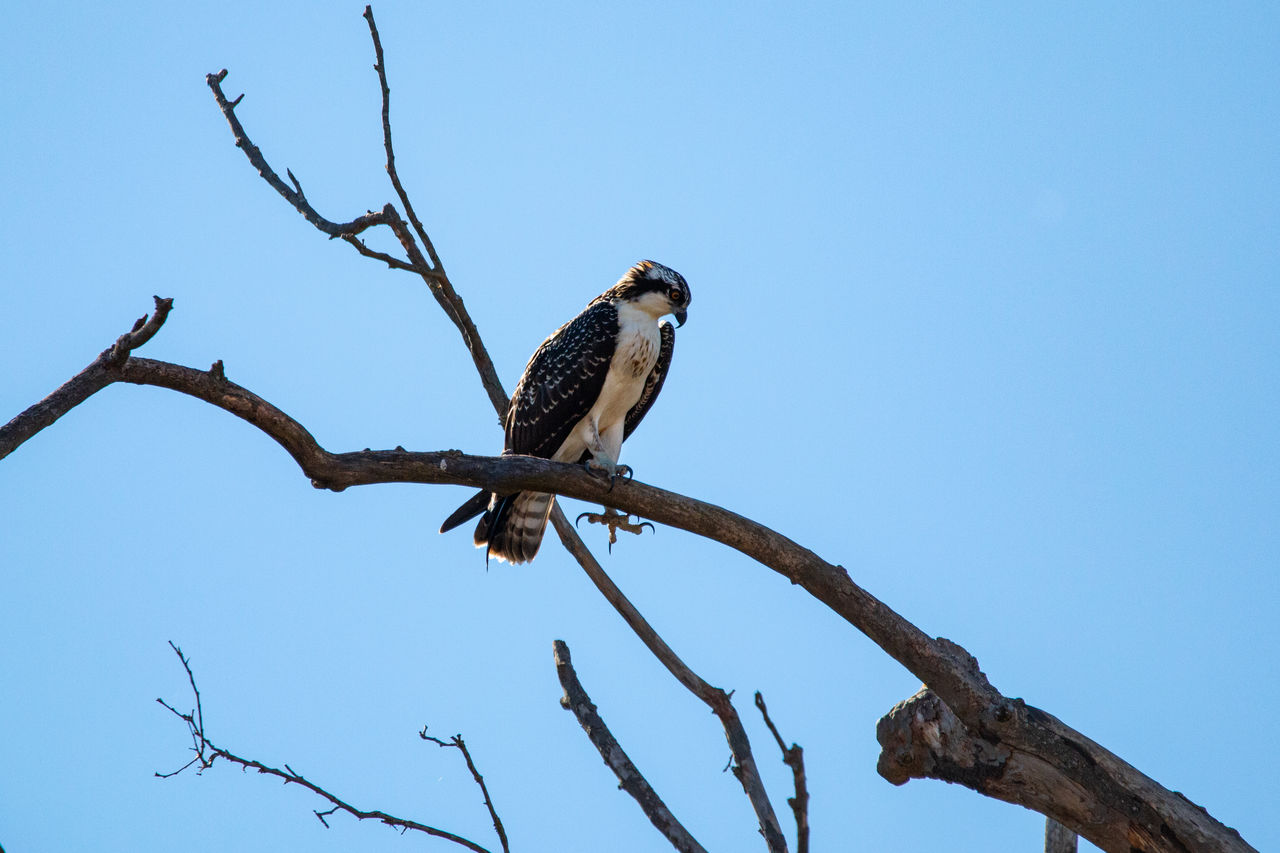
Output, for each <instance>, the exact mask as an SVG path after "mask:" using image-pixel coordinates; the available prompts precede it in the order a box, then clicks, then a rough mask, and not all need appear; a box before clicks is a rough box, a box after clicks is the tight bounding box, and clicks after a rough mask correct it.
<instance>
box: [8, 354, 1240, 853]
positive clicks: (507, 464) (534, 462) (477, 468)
mask: <svg viewBox="0 0 1280 853" xmlns="http://www.w3.org/2000/svg"><path fill="white" fill-rule="evenodd" d="M107 375H108V377H109V379H110V381H117V380H119V381H126V382H133V383H137V384H144V385H159V386H161V387H167V388H172V389H174V390H177V391H181V392H183V393H186V394H191V395H193V396H196V397H199V398H200V399H203V400H205V401H207V402H209V403H212V404H213V405H216V406H219V407H221V408H224V409H226V410H228V411H230V412H232V413H233V414H235V415H237V416H238V417H241V418H243V419H244V420H246V421H248V422H250V423H252V424H253V425H254V426H257V427H258V428H259V429H262V430H263V431H264V432H266V433H267V434H268V435H270V436H271V437H272V438H274V439H275V440H276V441H277V442H279V443H280V444H281V445H282V446H283V447H285V449H286V450H288V451H289V453H290V455H292V456H293V458H294V459H295V460H296V461H297V462H298V464H299V466H300V467H301V468H302V470H303V471H304V472H305V473H306V475H307V476H308V477H310V479H311V481H312V483H313V485H316V486H317V487H322V488H329V489H333V490H341V489H345V488H347V487H349V486H355V485H367V484H372V483H439V484H446V483H447V484H453V485H463V486H472V487H479V488H485V489H489V490H492V491H497V492H500V493H511V492H516V491H521V490H526V489H527V490H533V491H544V492H553V493H555V494H559V495H565V496H568V497H574V498H580V499H582V500H588V501H592V502H595V503H605V504H608V505H610V506H613V507H616V508H617V509H620V510H624V511H626V512H629V513H632V514H634V515H639V516H642V517H645V518H649V519H652V520H653V521H655V522H659V523H662V524H668V525H671V526H674V527H679V528H682V529H684V530H688V531H689V532H691V533H696V534H698V535H701V536H705V537H707V538H710V539H715V540H716V541H719V542H721V543H723V544H725V545H728V546H729V547H731V548H735V549H737V550H739V551H741V552H743V553H744V554H747V555H748V556H750V557H753V558H754V559H756V560H758V561H759V562H761V563H762V564H764V565H765V566H768V567H769V568H771V569H773V570H774V571H776V572H778V573H780V574H782V575H783V576H784V577H786V578H788V579H789V580H791V581H792V583H795V584H798V585H800V586H801V587H803V588H804V589H805V590H807V591H808V592H809V593H810V594H812V595H813V596H814V597H816V598H817V599H818V600H820V601H822V602H823V603H824V604H826V605H827V606H828V607H830V608H831V609H832V610H834V611H835V612H836V613H838V614H840V616H842V617H843V618H844V619H846V620H847V621H848V622H849V623H850V624H852V625H853V626H854V627H856V628H858V629H859V630H860V631H862V632H863V633H865V634H866V635H867V636H868V637H870V638H871V639H872V641H874V642H875V643H876V644H877V645H879V646H880V647H881V648H882V649H884V650H885V651H886V652H887V653H888V654H889V655H891V656H892V657H894V658H895V659H896V660H898V661H899V662H900V663H902V665H903V666H905V667H906V668H907V669H908V670H910V671H911V672H912V673H914V674H915V675H916V676H917V677H918V678H920V679H921V680H922V681H923V682H925V683H926V684H928V685H929V686H930V687H931V688H932V689H933V692H934V694H935V695H936V696H938V697H939V698H941V700H942V701H943V702H945V703H946V705H947V706H949V709H950V711H953V712H954V714H955V716H956V717H957V718H958V719H959V720H960V721H961V722H963V723H964V725H965V727H966V728H967V729H968V730H970V731H980V732H984V733H988V734H989V736H990V737H992V739H993V742H999V743H1000V744H1003V745H1004V746H1006V747H1008V748H1010V749H1016V750H1020V751H1022V752H1025V753H1026V754H1027V755H1029V756H1033V757H1034V758H1035V760H1037V761H1039V762H1042V763H1045V764H1047V765H1049V766H1050V767H1054V768H1058V769H1059V771H1060V772H1061V773H1063V774H1064V775H1065V777H1066V778H1068V779H1070V780H1071V781H1072V783H1073V784H1074V785H1075V786H1076V787H1077V788H1078V789H1079V790H1080V791H1081V792H1083V794H1082V796H1086V797H1088V798H1089V799H1090V801H1092V802H1096V803H1097V808H1099V809H1103V810H1104V811H1108V813H1109V814H1112V815H1113V816H1114V819H1115V821H1117V822H1119V824H1118V825H1120V824H1122V828H1121V829H1118V830H1116V831H1115V832H1113V833H1112V834H1111V836H1109V838H1114V837H1119V836H1128V837H1129V838H1131V839H1132V840H1135V841H1134V847H1135V848H1136V849H1139V850H1144V851H1145V850H1152V851H1157V850H1158V851H1166V850H1167V851H1171V852H1173V853H1180V846H1179V845H1186V846H1187V848H1188V849H1195V846H1196V845H1197V844H1200V843H1205V844H1217V845H1218V847H1219V849H1222V850H1250V849H1252V848H1250V847H1249V846H1248V845H1247V844H1245V843H1244V842H1243V841H1242V840H1241V839H1240V837H1239V835H1238V834H1237V833H1235V831H1234V830H1231V829H1229V828H1227V827H1225V826H1223V825H1222V824H1220V823H1218V822H1217V821H1215V820H1214V819H1213V818H1212V817H1210V816H1209V815H1208V814H1207V813H1205V812H1204V811H1203V810H1202V809H1200V808H1199V807H1196V806H1190V804H1189V803H1188V802H1187V801H1186V800H1185V798H1183V797H1181V796H1180V795H1178V794H1174V793H1173V792H1171V791H1169V790H1167V789H1165V788H1163V787H1162V786H1160V785H1159V784H1158V783H1156V782H1155V781H1153V780H1151V779H1150V778H1148V777H1147V776H1145V775H1143V774H1142V773H1140V772H1138V771H1137V770H1135V769H1134V768H1133V767H1131V766H1130V765H1129V764H1127V763H1125V762H1124V761H1123V760H1121V759H1120V758H1119V757H1117V756H1115V755H1114V754H1112V753H1109V752H1107V751H1106V750H1104V749H1103V748H1102V747H1100V746H1098V745H1096V744H1093V743H1092V742H1091V741H1089V740H1088V739H1087V738H1086V737H1085V736H1084V735H1082V734H1080V733H1078V732H1075V731H1074V730H1072V729H1070V728H1069V727H1067V726H1065V725H1063V724H1062V723H1061V722H1059V721H1058V720H1056V719H1054V718H1053V717H1051V716H1049V715H1048V714H1045V713H1044V712H1042V711H1039V710H1038V709H1036V708H1033V707H1031V706H1029V705H1026V704H1025V703H1023V702H1022V701H1021V700H1016V699H1008V698H1006V697H1004V696H1002V695H1001V694H1000V692H999V691H997V690H996V689H995V688H994V687H992V686H991V684H990V683H989V682H988V681H987V679H986V678H985V676H983V675H982V674H981V672H979V671H978V670H977V668H976V664H975V663H974V662H973V659H972V658H971V657H970V656H969V655H968V654H967V653H966V652H965V651H964V650H963V649H961V648H960V647H959V646H956V645H955V644H954V643H951V642H949V641H946V640H941V639H939V640H934V639H932V638H930V637H928V636H927V635H926V634H924V633H923V632H922V631H920V629H919V628H916V627H915V626H914V625H912V624H911V623H910V622H908V621H907V620H905V619H904V618H903V617H901V616H900V615H898V614H897V613H895V612H894V611H893V610H892V609H890V608H889V607H888V606H887V605H885V604H884V603H883V602H881V601H879V600H878V599H876V598H875V597H874V596H872V595H871V594H870V593H868V592H867V591H866V590H864V589H862V588H861V587H859V586H858V585H857V584H855V583H854V582H853V581H852V579H850V577H849V575H848V573H847V572H845V570H844V569H843V568H842V567H840V566H834V565H832V564H830V563H827V562H826V561H825V560H823V559H821V558H820V557H818V556H817V555H816V554H814V553H813V552H812V551H810V550H809V549H807V548H804V547H803V546H801V545H798V544H797V543H795V542H793V541H792V540H790V539H788V538H787V537H785V536H783V535H782V534H780V533H777V532H776V531H773V530H771V529H769V528H767V527H765V526H764V525H761V524H759V523H758V522H755V521H752V520H750V519H747V518H744V517H742V516H740V515H738V514H736V513H733V512H730V511H729V510H726V509H724V508H722V507H718V506H715V505H713V504H708V503H704V502H702V501H698V500H696V499H694V498H689V497H685V496H683V495H678V494H675V493H673V492H668V491H665V490H663V489H658V488H655V487H653V486H649V485H646V484H644V483H640V482H636V481H631V480H628V481H619V482H618V483H616V485H614V486H613V487H612V490H610V486H609V485H608V484H606V483H602V482H601V481H600V480H599V479H598V478H596V477H592V476H591V475H590V474H588V473H586V472H585V471H584V470H583V469H582V467H581V466H578V465H568V464H562V463H557V462H551V461H549V460H546V459H537V458H534V457H529V456H508V457H485V456H469V455H467V454H464V453H461V452H459V451H441V452H433V453H422V452H418V453H411V452H409V451H406V450H403V449H397V450H389V451H388V450H383V451H373V450H366V451H360V452H355V453H339V454H334V453H330V452H328V451H326V450H324V449H323V448H321V447H320V446H319V445H318V444H317V443H316V442H315V440H314V438H312V437H311V435H310V433H308V432H307V431H306V430H305V429H304V428H303V427H302V426H301V425H300V424H298V423H297V422H296V421H294V420H293V419H292V418H289V417H288V416H287V415H285V414H284V413H283V412H281V411H280V410H279V409H277V408H276V407H274V406H272V405H271V404H270V403H267V402H266V401H265V400H262V399H261V398H260V397H258V396H257V395H255V394H253V393H251V392H249V391H247V390H246V389H244V388H241V387H240V386H238V385H235V384H234V383H232V382H230V381H229V380H227V379H226V378H224V377H223V376H221V375H219V374H218V373H216V372H215V371H200V370H193V369H191V368H187V367H180V366H178V365H173V364H167V363H165V362H157V361H151V360H150V359H142V358H129V359H128V360H127V361H125V363H124V364H123V365H121V366H120V367H119V368H118V370H116V371H113V372H111V373H109V374H107ZM72 381H73V382H74V381H75V380H72ZM7 429H8V427H6V428H4V429H0V446H3V443H4V442H5V441H6V436H5V430H7ZM1081 744H1089V747H1088V749H1089V755H1090V760H1089V761H1087V762H1086V761H1083V760H1082V759H1081V752H1080V749H1081V746H1080V745H1081ZM903 781H905V777H904V778H903ZM1135 798H1136V800H1137V801H1138V802H1141V803H1144V804H1146V806H1147V808H1146V809H1145V810H1140V811H1137V812H1134V813H1133V816H1132V819H1131V818H1130V817H1129V815H1128V813H1125V814H1123V815H1122V814H1121V813H1120V812H1111V811H1109V807H1108V806H1107V805H1106V804H1107V803H1115V802H1122V801H1130V800H1134V799H1135ZM1032 807H1033V808H1035V807H1036V806H1034V805H1033V806H1032ZM1064 817H1065V816H1064ZM1062 822H1063V823H1064V824H1065V825H1067V826H1069V827H1070V828H1072V829H1074V830H1076V831H1077V832H1079V833H1080V834H1081V835H1083V836H1084V837H1085V838H1087V839H1089V840H1090V841H1093V842H1094V843H1095V844H1099V846H1102V847H1103V848H1104V849H1113V848H1109V847H1107V846H1106V844H1105V843H1100V841H1099V840H1098V838H1100V836H1096V834H1091V833H1094V832H1095V830H1096V827H1094V826H1093V825H1092V824H1090V825H1082V824H1077V823H1073V822H1072V821H1071V819H1070V818H1066V819H1063V820H1062ZM1144 845H1145V846H1144ZM1124 849H1126V850H1127V849H1128V848H1124Z"/></svg>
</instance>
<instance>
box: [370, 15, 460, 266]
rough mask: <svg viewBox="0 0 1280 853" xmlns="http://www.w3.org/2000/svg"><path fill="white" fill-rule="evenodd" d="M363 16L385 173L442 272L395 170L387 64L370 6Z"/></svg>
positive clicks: (406, 213)
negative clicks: (378, 88)
mask: <svg viewBox="0 0 1280 853" xmlns="http://www.w3.org/2000/svg"><path fill="white" fill-rule="evenodd" d="M364 18H365V20H366V21H368V22H369V35H370V36H372V37H373V52H374V56H375V57H376V62H375V64H374V66H373V67H374V69H376V70H377V72H378V82H379V83H380V84H381V85H382V144H383V147H384V148H386V150H387V175H389V176H390V178H391V185H392V186H393V187H395V190H396V195H397V196H399V197H400V203H401V204H403V205H404V212H405V215H406V216H408V217H409V221H410V222H411V223H413V230H414V231H416V232H418V237H419V239H421V240H422V245H423V246H425V247H426V249H427V254H428V255H430V256H431V268H432V269H433V270H435V271H436V272H439V273H443V272H444V267H443V265H441V263H440V257H439V256H438V255H437V254H436V247H435V246H434V245H432V243H431V238H430V237H429V236H427V229H425V228H423V227H422V222H421V221H420V220H419V219H418V214H417V213H415V212H414V210H413V204H412V203H411V202H410V201H409V194H408V193H406V192H405V191H404V186H403V185H402V184H401V183H400V175H399V174H397V172H396V153H395V149H394V148H393V147H392V145H391V87H390V86H388V85H387V65H386V60H385V59H384V58H383V56H382V39H381V38H380V37H379V36H378V25H377V24H375V23H374V22H373V7H372V6H365V7H364Z"/></svg>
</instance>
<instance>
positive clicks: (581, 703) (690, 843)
mask: <svg viewBox="0 0 1280 853" xmlns="http://www.w3.org/2000/svg"><path fill="white" fill-rule="evenodd" d="M553 648H554V650H555V660H556V674H557V675H558V676H559V677H560V686H561V687H563V688H564V697H563V698H561V700H560V705H561V706H562V707H563V708H564V709H565V710H567V711H572V712H573V715H574V716H575V717H577V718H578V723H579V725H581V726H582V729H583V731H585V732H586V733H587V737H589V738H590V739H591V743H593V744H594V745H595V747H596V749H597V750H599V752H600V757H601V758H603V759H604V763H605V764H606V765H608V767H609V769H610V770H612V771H613V774H614V775H615V776H617V777H618V785H619V787H621V788H622V790H624V791H626V792H627V793H628V794H630V795H631V796H632V797H634V798H635V800H636V802H637V803H639V804H640V808H641V809H642V810H643V811H644V813H645V814H646V815H647V816H648V818H649V821H650V822H651V823H652V824H653V825H654V826H655V827H656V828H657V830H658V831H659V832H661V833H662V834H663V836H665V837H666V839H667V841H669V842H671V846H672V847H674V848H676V849H677V850H679V851H681V853H706V851H705V850H704V849H703V847H702V845H701V844H699V843H698V842H697V840H696V839H694V837H693V836H692V835H690V834H689V831H688V830H687V829H685V828H684V825H683V824H681V823H680V821H679V820H677V819H676V817H675V815H673V814H672V813H671V810H670V809H668V808H667V805H666V803H664V802H662V798H661V797H659V796H658V794H657V792H656V791H654V790H653V788H652V787H651V786H650V785H649V782H648V781H647V780H646V779H645V778H644V776H643V775H641V773H640V771H639V770H637V769H636V766H635V764H633V763H632V762H631V759H630V758H628V757H627V753H626V752H624V751H623V749H622V747H621V746H620V745H619V744H618V741H617V740H616V739H615V738H614V736H613V733H612V732H610V731H609V727H608V726H606V725H605V723H604V720H602V719H600V714H599V713H598V712H597V710H596V706H595V705H594V704H592V702H591V697H590V696H588V695H587V691H586V690H584V689H583V687H582V683H581V682H579V681H578V674H577V673H576V672H574V669H573V661H572V660H571V659H570V657H569V647H568V646H567V645H565V643H564V641H562V640H556V641H555V643H554V644H553Z"/></svg>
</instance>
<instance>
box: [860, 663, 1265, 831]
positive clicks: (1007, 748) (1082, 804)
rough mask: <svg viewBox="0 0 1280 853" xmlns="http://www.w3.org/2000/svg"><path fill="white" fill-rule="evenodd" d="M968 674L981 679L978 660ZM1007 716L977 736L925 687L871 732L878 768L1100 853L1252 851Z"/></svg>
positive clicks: (1096, 756)
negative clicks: (995, 806) (1037, 824)
mask: <svg viewBox="0 0 1280 853" xmlns="http://www.w3.org/2000/svg"><path fill="white" fill-rule="evenodd" d="M944 642H945V641H944ZM966 657H968V656H967V655H966ZM967 665H968V666H969V668H970V669H971V671H972V672H973V673H975V674H976V676H977V677H979V678H982V679H983V680H985V676H983V675H982V673H981V671H980V670H978V667H977V661H976V660H973V658H971V657H969V658H968V664H967ZM1009 708H1010V721H1011V722H1016V723H1017V726H1016V727H1011V726H1005V727H1002V729H1001V731H1000V732H999V733H997V732H994V731H989V730H987V731H983V730H979V729H976V728H974V727H971V726H968V725H966V723H965V722H964V721H962V720H961V719H960V718H959V717H958V716H957V715H956V714H955V713H953V712H952V710H951V709H950V708H948V707H947V704H946V703H945V702H944V701H942V699H941V698H940V697H939V696H938V695H937V694H936V693H935V692H934V691H932V690H929V689H927V688H923V689H921V690H920V692H919V693H917V694H916V695H915V696H912V697H911V698H910V699H908V700H906V701H904V702H901V703H899V704H898V705H897V706H895V707H894V708H893V710H891V711H890V712H889V713H888V714H886V715H885V716H884V717H883V718H881V720H880V722H879V723H878V724H877V726H876V738H877V739H878V740H879V741H880V747H881V752H880V760H879V762H878V764H877V767H876V769H877V770H878V771H879V772H880V775H881V776H883V777H884V778H885V779H887V780H888V781H890V782H892V783H893V784H895V785H901V784H904V783H906V782H907V781H908V780H909V779H913V778H930V779H942V780H944V781H947V782H954V783H956V784H959V785H964V786H965V787H967V788H971V789H973V790H975V791H977V792H978V793H980V794H983V795H985V796H988V797H995V798H997V799H1001V800H1005V801H1007V802H1010V803H1016V804H1018V805H1021V806H1026V807H1027V808H1030V809H1034V810H1035V811H1038V812H1040V813H1041V814H1044V815H1047V816H1048V817H1049V818H1051V819H1052V821H1056V822H1058V823H1060V824H1062V825H1063V826H1064V827H1069V828H1070V830H1075V831H1076V832H1078V833H1079V834H1080V835H1082V836H1084V837H1085V838H1087V839H1088V840H1089V841H1091V842H1092V843H1094V844H1096V845H1097V846H1098V847H1101V848H1102V849H1103V850H1115V851H1134V850H1143V851H1145V850H1160V851H1171V853H1172V851H1177V853H1188V851H1201V850H1204V851H1208V850H1214V851H1227V850H1230V851H1253V848H1252V847H1250V846H1249V845H1248V844H1247V843H1246V842H1245V841H1244V839H1242V838H1241V837H1240V835H1239V833H1237V832H1236V831H1235V830H1233V829H1230V828H1228V827H1225V826H1223V825H1222V824H1221V823H1219V822H1218V821H1217V820H1215V819H1214V818H1213V817H1212V816H1211V815H1210V814H1209V813H1208V812H1206V811H1205V810H1204V809H1203V808H1201V807H1200V806H1197V805H1196V804H1194V803H1192V802H1191V801H1190V800H1188V799H1186V798H1185V797H1183V796H1182V795H1181V794H1177V793H1173V792H1170V791H1168V790H1166V789H1164V788H1162V787H1161V786H1160V785H1158V784H1157V783H1156V782H1154V781H1152V780H1151V779H1149V778H1147V777H1146V776H1143V775H1142V774H1141V773H1139V772H1138V771H1137V770H1135V769H1134V768H1133V767H1131V766H1130V765H1128V764H1127V763H1125V762H1124V761H1122V760H1121V759H1120V758H1118V757H1117V756H1115V755H1113V754H1112V753H1110V752H1108V751H1107V750H1105V749H1103V748H1102V747H1101V746H1099V745H1098V744H1096V743H1094V742H1093V741H1091V740H1089V739H1088V738H1087V737H1085V736H1084V735H1082V734H1080V733H1079V732H1076V731H1074V730H1072V729H1071V728H1070V727H1068V726H1066V725H1065V724H1064V723H1062V722H1061V721H1060V720H1058V719H1056V718H1055V717H1052V716H1050V715H1049V714H1046V713H1045V712H1044V711H1041V710H1039V709H1038V708H1033V707H1031V706H1030V705H1027V704H1026V703H1024V702H1023V701H1022V700H1021V699H1014V700H1012V701H1011V702H1010V703H1009ZM1006 734H1010V735H1013V736H1012V737H1009V736H1006ZM1254 853H1256V851H1254Z"/></svg>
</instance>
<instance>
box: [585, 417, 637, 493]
mask: <svg viewBox="0 0 1280 853" xmlns="http://www.w3.org/2000/svg"><path fill="white" fill-rule="evenodd" d="M587 449H588V450H590V451H591V455H590V456H589V457H587V461H586V463H585V465H586V468H587V473H589V474H604V475H606V476H607V477H608V478H609V491H613V484H614V483H615V482H616V481H617V479H618V475H619V474H621V475H622V476H624V477H626V478H627V479H630V478H631V475H632V471H631V466H630V465H619V464H618V460H617V457H615V456H614V455H613V454H612V453H610V452H609V449H608V448H607V447H605V444H604V441H603V440H602V439H601V438H600V430H599V427H598V426H597V425H596V424H595V423H594V422H593V423H591V424H590V429H589V430H588V431H587Z"/></svg>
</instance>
